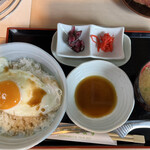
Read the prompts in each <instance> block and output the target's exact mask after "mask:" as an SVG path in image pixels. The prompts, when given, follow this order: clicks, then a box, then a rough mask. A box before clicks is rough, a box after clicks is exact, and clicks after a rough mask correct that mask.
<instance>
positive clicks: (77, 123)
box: [66, 60, 135, 133]
mask: <svg viewBox="0 0 150 150" xmlns="http://www.w3.org/2000/svg"><path fill="white" fill-rule="evenodd" d="M97 62H104V63H107V64H111V65H113V66H114V67H117V66H116V65H114V64H112V63H110V62H108V61H104V60H92V61H89V62H85V63H82V64H80V65H79V66H78V67H76V68H75V69H73V70H72V71H71V72H70V73H69V74H68V76H67V84H69V83H68V78H69V77H70V76H71V74H73V73H74V72H75V71H76V69H77V68H80V67H82V66H84V65H88V64H89V63H97ZM117 68H118V69H119V70H121V71H122V73H123V74H124V75H125V76H126V78H127V79H128V80H129V83H130V86H131V87H132V100H131V106H130V111H128V112H127V115H126V118H125V119H124V120H123V121H121V122H120V123H119V124H118V125H116V126H115V127H113V128H111V129H106V130H103V131H101V130H93V129H91V128H87V127H85V126H82V125H81V124H80V123H79V122H78V121H77V120H76V118H74V117H72V115H71V114H70V111H69V108H68V107H69V102H67V104H68V105H67V106H68V107H67V111H66V112H67V115H68V116H69V118H70V119H71V120H72V122H74V123H75V124H76V125H77V126H79V127H81V128H83V129H85V130H88V131H91V132H96V133H106V132H110V131H112V130H115V129H116V128H118V127H120V126H121V125H122V124H124V123H125V122H126V121H127V120H128V118H129V117H130V115H131V113H132V111H133V108H134V105H135V100H134V91H133V85H132V83H131V81H130V79H129V77H128V76H127V74H126V73H125V72H124V71H123V70H122V69H120V68H119V67H117ZM106 79H108V78H106ZM80 81H81V80H80ZM67 86H68V85H67ZM68 94H69V86H68ZM69 99H70V98H69V96H68V100H69ZM73 99H74V98H73ZM108 116H109V115H108ZM106 117H107V116H106Z"/></svg>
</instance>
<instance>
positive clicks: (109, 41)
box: [100, 33, 114, 52]
mask: <svg viewBox="0 0 150 150" xmlns="http://www.w3.org/2000/svg"><path fill="white" fill-rule="evenodd" d="M100 38H101V41H102V42H101V50H102V51H104V52H112V51H113V41H114V37H113V36H110V35H109V33H105V34H104V36H101V37H100Z"/></svg>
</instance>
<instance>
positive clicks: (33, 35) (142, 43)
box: [7, 28, 150, 146]
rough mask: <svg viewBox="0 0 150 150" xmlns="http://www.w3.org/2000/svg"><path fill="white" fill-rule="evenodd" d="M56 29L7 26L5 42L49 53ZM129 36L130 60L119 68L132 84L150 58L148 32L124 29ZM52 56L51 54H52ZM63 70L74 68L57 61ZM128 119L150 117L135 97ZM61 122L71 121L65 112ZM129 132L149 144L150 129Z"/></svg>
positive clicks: (59, 143) (56, 143) (49, 142)
mask: <svg viewBox="0 0 150 150" xmlns="http://www.w3.org/2000/svg"><path fill="white" fill-rule="evenodd" d="M55 32H56V30H51V29H46V30H45V29H29V28H8V31H7V42H27V43H31V44H34V45H37V46H39V47H41V48H42V49H44V50H45V51H47V52H48V53H49V54H50V55H52V53H51V49H50V47H51V40H52V37H53V34H54V33H55ZM125 34H127V35H128V36H129V37H130V38H131V47H132V54H131V58H130V60H129V61H128V62H127V63H126V64H125V65H123V66H121V67H120V68H121V69H123V70H124V71H125V72H126V73H127V75H128V76H129V78H130V80H131V82H132V83H133V85H134V82H135V79H136V77H137V76H138V73H139V71H140V69H141V67H142V66H143V65H144V64H145V63H146V62H147V61H149V60H150V32H148V31H147V32H144V31H126V32H125ZM52 56H53V55H52ZM59 64H60V65H61V67H62V69H63V70H64V73H65V75H66V76H67V75H68V73H69V72H70V71H71V70H72V69H73V68H74V67H70V66H66V65H63V64H61V63H59ZM129 119H130V120H137V119H150V112H146V111H144V110H143V108H142V107H141V106H140V105H139V104H138V103H137V101H136V98H135V108H134V110H133V112H132V114H131V116H130V118H129ZM62 122H71V120H70V119H69V118H68V116H67V115H66V114H65V116H64V118H63V120H62ZM130 134H139V135H145V139H146V143H145V145H144V146H150V129H136V130H134V131H132V132H130ZM118 145H120V146H126V145H128V146H142V145H141V144H135V143H127V142H118ZM37 146H101V145H98V144H90V143H80V142H67V141H56V140H45V141H43V142H41V143H40V144H39V145H37Z"/></svg>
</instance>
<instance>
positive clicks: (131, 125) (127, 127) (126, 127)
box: [114, 120, 150, 138]
mask: <svg viewBox="0 0 150 150" xmlns="http://www.w3.org/2000/svg"><path fill="white" fill-rule="evenodd" d="M140 128H150V121H147V120H130V121H127V122H126V123H125V124H123V125H122V126H121V127H119V128H118V129H116V130H115V131H114V132H115V133H117V134H118V135H119V136H120V137H122V138H123V137H125V136H126V135H127V134H128V133H129V132H130V131H132V130H134V129H140Z"/></svg>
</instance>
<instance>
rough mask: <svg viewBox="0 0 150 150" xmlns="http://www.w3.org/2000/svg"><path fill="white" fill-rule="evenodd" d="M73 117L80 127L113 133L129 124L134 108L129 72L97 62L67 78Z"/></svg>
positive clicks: (79, 67)
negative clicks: (126, 123) (127, 73)
mask: <svg viewBox="0 0 150 150" xmlns="http://www.w3.org/2000/svg"><path fill="white" fill-rule="evenodd" d="M67 86H68V102H67V104H68V106H67V114H68V116H69V118H70V119H71V120H72V121H73V122H74V123H75V124H76V125H78V126H79V127H81V128H83V129H85V130H88V131H92V132H99V133H105V132H110V131H112V130H114V129H116V128H118V127H119V126H121V125H122V124H123V123H125V122H126V121H127V120H128V118H129V116H130V114H131V112H132V110H133V107H134V94H133V93H134V92H133V87H132V84H131V82H130V80H129V78H128V76H127V75H126V73H125V72H124V71H123V70H121V69H120V68H118V67H117V66H115V65H114V64H112V63H110V62H108V61H103V60H93V61H89V62H86V63H83V64H81V65H79V66H78V67H76V68H75V69H74V70H73V71H72V72H70V74H69V75H68V77H67Z"/></svg>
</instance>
